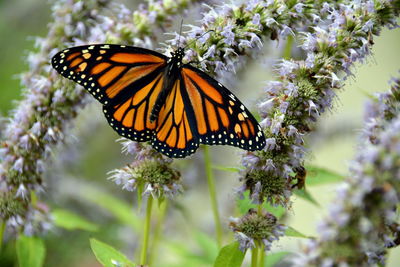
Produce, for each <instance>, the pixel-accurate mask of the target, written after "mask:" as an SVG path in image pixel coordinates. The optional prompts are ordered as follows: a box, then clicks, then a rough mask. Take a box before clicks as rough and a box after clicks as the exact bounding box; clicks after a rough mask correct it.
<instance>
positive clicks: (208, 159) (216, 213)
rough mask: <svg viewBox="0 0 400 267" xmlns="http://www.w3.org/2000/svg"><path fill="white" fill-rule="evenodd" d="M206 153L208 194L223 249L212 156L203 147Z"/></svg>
mask: <svg viewBox="0 0 400 267" xmlns="http://www.w3.org/2000/svg"><path fill="white" fill-rule="evenodd" d="M203 151H204V169H205V172H206V176H207V184H208V192H209V194H210V200H211V208H212V211H213V215H214V225H215V235H216V239H217V244H218V247H219V248H221V246H222V225H221V219H220V215H219V210H218V201H217V194H216V191H215V180H214V174H213V170H212V166H211V156H210V152H209V148H208V147H207V146H203Z"/></svg>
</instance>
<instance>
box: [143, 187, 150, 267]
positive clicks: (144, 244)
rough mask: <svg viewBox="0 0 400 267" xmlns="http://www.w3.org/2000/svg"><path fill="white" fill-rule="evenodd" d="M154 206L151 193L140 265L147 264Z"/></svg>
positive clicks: (148, 200)
mask: <svg viewBox="0 0 400 267" xmlns="http://www.w3.org/2000/svg"><path fill="white" fill-rule="evenodd" d="M152 206H153V197H152V196H151V195H149V197H148V199H147V207H146V220H145V223H144V232H143V243H142V251H141V253H140V265H146V264H147V248H148V247H149V236H150V222H151V208H152Z"/></svg>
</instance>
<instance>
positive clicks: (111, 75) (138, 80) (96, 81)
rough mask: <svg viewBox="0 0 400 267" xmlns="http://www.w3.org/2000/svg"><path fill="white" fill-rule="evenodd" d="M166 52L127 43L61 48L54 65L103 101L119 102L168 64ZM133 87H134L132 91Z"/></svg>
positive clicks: (53, 62)
mask: <svg viewBox="0 0 400 267" xmlns="http://www.w3.org/2000/svg"><path fill="white" fill-rule="evenodd" d="M166 59H167V57H165V56H164V55H162V54H159V53H157V52H154V51H152V50H148V49H144V48H138V47H131V46H123V45H111V44H103V45H86V46H77V47H72V48H68V49H65V50H63V51H60V52H59V53H57V54H56V55H55V56H54V57H53V58H52V65H53V67H54V68H55V69H56V70H57V71H58V72H59V73H60V74H61V75H63V76H64V77H66V78H68V79H71V80H73V81H75V82H77V83H78V84H81V85H82V86H84V87H85V88H86V89H87V90H88V91H89V92H90V93H91V94H92V95H93V96H94V97H95V98H96V99H97V100H98V101H100V102H101V103H102V104H105V105H107V104H110V103H113V104H118V103H119V102H122V101H123V100H125V98H126V97H127V96H129V94H132V93H133V92H134V91H135V90H136V89H140V88H141V85H142V84H143V83H146V82H143V79H148V80H149V79H150V76H152V77H154V76H155V75H156V73H157V72H161V71H162V69H163V68H164V67H165V65H166ZM132 90H134V91H133V92H132Z"/></svg>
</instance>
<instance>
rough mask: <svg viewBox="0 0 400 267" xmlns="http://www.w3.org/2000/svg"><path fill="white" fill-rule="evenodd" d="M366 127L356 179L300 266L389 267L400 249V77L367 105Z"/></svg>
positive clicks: (342, 189) (352, 175)
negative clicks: (388, 259)
mask: <svg viewBox="0 0 400 267" xmlns="http://www.w3.org/2000/svg"><path fill="white" fill-rule="evenodd" d="M365 125H366V127H365V129H364V134H363V136H362V138H361V140H360V150H359V151H360V152H359V153H358V154H357V155H356V158H355V160H354V161H353V162H352V163H351V167H350V177H349V178H347V180H346V182H345V183H344V184H343V185H342V186H341V187H340V189H339V190H338V195H337V199H336V200H335V201H334V204H333V205H332V207H331V208H330V213H329V216H328V217H327V218H326V219H325V220H324V221H323V222H321V223H320V225H319V227H318V228H319V229H318V231H319V239H318V240H316V241H313V242H312V244H311V245H310V246H309V247H308V249H307V251H306V252H307V253H306V255H303V257H298V258H297V260H296V263H297V265H298V266H305V265H307V266H311V265H312V266H321V265H323V266H339V265H340V266H356V265H357V266H372V265H374V264H382V265H384V263H385V262H384V261H385V256H386V253H387V249H388V248H391V247H395V246H398V245H399V238H400V226H399V225H398V223H397V220H398V216H397V214H396V209H397V205H398V203H399V201H400V79H398V80H395V82H394V85H393V86H392V89H391V92H389V93H385V94H379V95H378V97H377V99H375V101H374V102H372V103H370V104H369V105H368V106H367V118H366V121H365Z"/></svg>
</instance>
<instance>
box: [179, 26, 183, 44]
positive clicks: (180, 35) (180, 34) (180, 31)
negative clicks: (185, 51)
mask: <svg viewBox="0 0 400 267" xmlns="http://www.w3.org/2000/svg"><path fill="white" fill-rule="evenodd" d="M182 25H183V19H181V27H180V29H179V41H178V47H181V37H182Z"/></svg>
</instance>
